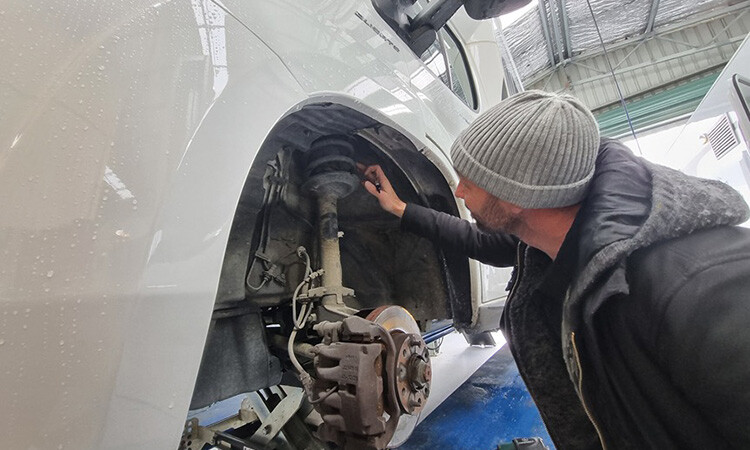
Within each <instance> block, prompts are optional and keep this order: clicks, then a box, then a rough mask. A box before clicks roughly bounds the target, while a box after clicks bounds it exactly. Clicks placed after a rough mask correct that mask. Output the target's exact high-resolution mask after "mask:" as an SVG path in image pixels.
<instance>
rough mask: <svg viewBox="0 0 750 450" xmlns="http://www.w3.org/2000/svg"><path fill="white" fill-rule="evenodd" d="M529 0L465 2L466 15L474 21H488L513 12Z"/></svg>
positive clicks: (529, 0)
mask: <svg viewBox="0 0 750 450" xmlns="http://www.w3.org/2000/svg"><path fill="white" fill-rule="evenodd" d="M530 2H531V0H465V2H464V8H465V9H466V13H467V14H468V15H469V17H471V18H472V19H474V20H483V19H490V18H492V17H497V16H501V15H503V14H507V13H509V12H513V11H515V10H517V9H519V8H522V7H524V6H526V5H528V4H529V3H530Z"/></svg>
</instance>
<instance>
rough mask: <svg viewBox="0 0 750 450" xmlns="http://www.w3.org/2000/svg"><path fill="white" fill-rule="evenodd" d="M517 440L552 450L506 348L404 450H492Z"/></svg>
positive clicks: (435, 413)
mask: <svg viewBox="0 0 750 450" xmlns="http://www.w3.org/2000/svg"><path fill="white" fill-rule="evenodd" d="M519 437H541V438H542V439H543V440H544V443H545V445H547V446H548V447H549V448H550V449H554V446H553V445H552V439H550V437H549V434H548V433H547V430H546V428H545V427H544V424H543V423H542V419H541V417H540V416H539V412H538V410H537V409H536V407H535V406H534V403H533V402H532V400H531V397H530V395H529V392H528V391H527V390H526V387H525V386H524V384H523V381H522V380H521V376H520V375H519V374H518V369H517V368H516V365H515V363H514V362H513V357H512V356H511V354H510V350H508V346H507V345H504V346H503V347H502V348H500V349H499V350H498V351H497V352H496V353H495V354H494V355H493V356H492V357H490V358H489V359H488V360H487V362H485V363H484V364H483V365H482V366H481V367H480V368H479V369H478V370H477V371H476V372H475V373H474V374H473V375H471V376H470V377H469V378H468V380H466V381H465V382H464V383H463V384H462V385H461V386H460V387H459V388H458V389H457V390H456V391H455V392H453V393H452V394H451V395H450V396H449V397H448V398H447V399H445V400H444V401H443V402H442V403H441V404H440V405H439V406H438V407H437V408H436V409H435V410H434V411H432V412H431V413H430V414H429V416H428V417H427V418H425V419H424V420H423V421H422V422H421V423H420V424H419V425H417V428H416V429H415V430H414V432H413V433H412V435H411V436H410V437H409V439H408V441H407V442H406V443H405V444H404V445H402V446H401V447H399V448H400V449H403V450H423V449H424V450H426V449H450V450H462V449H466V450H469V449H471V450H490V449H496V448H497V445H498V444H500V443H507V442H510V441H512V440H513V439H514V438H519Z"/></svg>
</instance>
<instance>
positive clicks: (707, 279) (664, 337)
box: [657, 254, 750, 448]
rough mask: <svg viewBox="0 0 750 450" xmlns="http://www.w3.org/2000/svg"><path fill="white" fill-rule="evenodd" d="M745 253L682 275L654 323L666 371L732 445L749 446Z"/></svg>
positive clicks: (748, 269)
mask: <svg viewBox="0 0 750 450" xmlns="http://www.w3.org/2000/svg"><path fill="white" fill-rule="evenodd" d="M748 274H750V254H748V255H745V257H744V258H737V257H736V255H735V258H733V259H729V258H727V259H726V260H724V261H712V262H711V264H710V265H708V264H707V265H705V266H704V267H703V268H702V270H699V271H696V272H694V273H692V274H690V276H689V277H686V278H685V279H684V280H683V281H684V284H683V285H682V286H681V287H680V289H679V290H677V291H676V292H675V293H674V295H673V296H672V297H671V301H670V302H669V304H668V305H667V307H666V309H665V311H664V316H663V322H662V323H661V325H660V326H659V327H658V329H659V337H658V340H657V348H658V350H659V352H660V355H661V356H662V357H663V358H664V361H665V363H666V366H667V367H668V368H669V373H670V375H671V377H672V378H673V380H674V381H675V383H676V385H677V386H678V387H679V388H680V389H681V390H682V392H683V393H684V394H685V396H686V397H687V399H688V401H689V402H691V403H692V404H693V405H694V406H695V407H696V408H697V409H698V410H699V411H701V412H702V414H703V416H704V417H705V418H706V419H707V420H708V421H710V422H712V423H713V425H714V426H715V427H716V429H717V430H718V431H719V433H720V434H722V435H723V436H725V437H726V438H727V440H728V441H729V442H730V443H731V444H732V445H731V446H732V448H750V326H749V325H748V324H750V275H748Z"/></svg>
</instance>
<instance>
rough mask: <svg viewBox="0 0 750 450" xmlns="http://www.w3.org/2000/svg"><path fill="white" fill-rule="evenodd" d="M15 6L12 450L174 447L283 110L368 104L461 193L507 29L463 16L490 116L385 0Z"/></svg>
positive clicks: (4, 351) (9, 67)
mask: <svg viewBox="0 0 750 450" xmlns="http://www.w3.org/2000/svg"><path fill="white" fill-rule="evenodd" d="M0 20H1V21H2V26H0V29H2V34H0V44H2V45H0V55H2V57H1V58H0V60H2V61H3V65H2V68H0V206H1V207H2V209H1V211H2V212H1V213H0V253H1V255H2V257H1V258H0V386H1V387H0V405H2V406H1V407H0V436H2V439H3V440H2V447H3V448H12V449H42V448H53V449H94V448H97V449H100V448H101V449H104V448H111V449H135V448H138V449H171V448H176V447H177V445H178V444H179V441H180V436H181V433H182V431H183V426H184V422H185V417H186V414H187V412H188V409H189V405H190V401H191V395H192V394H193V388H194V385H195V383H196V376H197V374H198V370H199V366H200V363H201V356H202V351H203V348H204V345H205V343H206V338H207V333H208V330H209V325H210V323H211V317H212V312H213V309H214V304H215V301H216V298H217V288H218V285H219V281H220V276H221V272H222V265H223V263H224V259H225V252H226V249H227V245H228V244H227V243H228V239H229V236H230V229H231V227H232V224H233V220H234V218H235V214H236V212H237V208H238V200H239V199H240V197H241V194H242V191H243V186H245V182H246V179H247V178H248V171H249V170H250V168H251V167H252V166H253V164H254V162H256V156H257V154H258V152H259V149H260V148H261V147H262V145H263V144H264V142H265V141H266V139H267V138H268V137H269V134H270V133H271V132H272V130H273V129H274V127H275V126H276V125H277V124H278V123H279V122H280V121H281V120H282V119H284V118H285V117H288V116H290V115H291V114H293V113H295V112H299V111H302V110H303V109H304V108H305V107H306V106H308V105H315V104H324V105H328V104H332V105H340V107H341V108H346V109H342V110H352V111H356V112H358V113H360V114H361V115H362V116H364V117H367V118H369V119H370V120H372V121H373V122H376V123H378V124H382V125H383V126H385V127H387V128H389V129H391V130H394V131H395V132H397V134H398V135H399V136H401V137H400V138H403V139H406V140H408V141H409V143H410V144H409V145H411V146H413V147H414V148H416V149H417V150H418V152H419V153H421V154H423V155H424V156H425V157H426V158H427V159H428V160H429V161H431V163H432V164H433V165H434V167H436V168H437V170H438V171H439V172H440V173H442V176H443V177H444V179H445V181H446V182H447V184H448V186H449V187H450V188H451V189H452V188H453V187H454V186H455V183H456V176H455V174H454V172H453V171H452V169H451V168H450V167H451V165H450V158H449V149H450V145H451V143H452V141H453V140H454V138H455V137H456V136H457V135H458V133H459V132H460V131H461V130H462V129H463V128H465V127H466V126H467V124H468V123H470V122H471V121H472V119H473V118H474V117H475V116H476V115H477V114H478V112H480V111H481V110H482V109H484V108H487V107H489V106H491V105H492V104H494V103H496V102H498V101H499V100H500V97H501V87H502V70H501V66H500V57H499V53H498V50H497V47H496V45H495V42H494V37H493V31H492V27H491V24H490V23H488V22H486V21H485V22H476V21H473V20H471V19H469V18H468V16H466V15H465V13H464V12H463V10H461V11H459V13H458V14H457V15H456V16H455V17H454V18H453V19H452V21H451V22H450V23H449V25H450V26H451V28H452V30H453V31H454V33H455V35H456V37H457V38H458V40H459V41H460V42H461V43H462V45H463V46H464V48H465V52H466V55H467V60H468V62H469V68H470V71H471V74H472V75H471V76H472V80H473V83H474V86H475V88H476V89H475V90H476V95H477V103H478V108H477V110H473V109H471V108H469V107H467V106H466V105H465V104H464V103H463V102H462V101H461V100H460V99H459V98H458V97H457V96H456V95H455V94H454V93H453V92H451V90H450V89H449V88H447V87H446V85H445V84H444V83H443V82H442V81H441V80H440V79H438V78H437V77H436V76H435V75H434V74H433V73H432V72H431V71H430V70H428V68H427V67H426V66H425V64H424V63H423V62H422V61H421V60H420V59H419V58H418V57H417V56H416V55H414V53H413V52H412V51H411V50H410V49H409V47H408V46H407V45H405V44H404V42H403V41H402V40H400V39H399V38H398V36H397V34H396V33H395V32H393V30H391V28H389V27H388V25H387V24H386V23H385V22H384V21H383V19H382V18H381V17H380V16H379V15H378V13H377V12H376V11H375V10H374V8H373V5H372V4H371V3H370V2H369V1H353V0H345V1H317V2H288V1H281V0H275V1H264V2H251V1H239V0H227V1H223V2H219V1H218V0H217V1H215V2H214V1H210V0H174V1H169V0H162V1H159V2H157V1H156V0H154V1H149V2H146V1H139V0H134V1H127V2H119V1H110V2H94V3H92V4H86V5H83V4H78V3H75V2H68V1H55V0H48V1H42V2H39V3H27V2H6V4H4V5H2V6H0ZM262 163H263V162H261V164H262ZM457 208H458V210H459V211H460V213H461V215H463V216H466V217H468V214H467V211H466V210H465V209H464V207H463V206H462V205H457ZM469 267H470V269H471V280H472V281H471V283H472V290H473V293H472V305H473V306H472V311H471V322H472V325H473V326H474V325H477V324H478V322H479V321H480V317H479V315H480V313H479V305H480V304H481V303H482V301H483V299H482V284H481V282H480V279H481V276H480V266H479V265H478V264H477V263H476V262H473V261H472V262H471V263H470V266H469ZM484 300H488V299H484Z"/></svg>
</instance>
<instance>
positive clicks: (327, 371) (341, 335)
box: [288, 136, 431, 449]
mask: <svg viewBox="0 0 750 450" xmlns="http://www.w3.org/2000/svg"><path fill="white" fill-rule="evenodd" d="M353 153H354V149H353V146H352V143H351V141H350V140H349V139H348V138H347V137H345V136H332V137H325V138H321V139H319V140H317V141H315V142H314V143H313V145H312V146H311V149H310V150H309V152H308V156H307V160H306V163H307V164H306V168H305V177H306V181H305V183H304V184H303V186H302V187H303V189H304V190H305V191H307V192H308V193H310V194H311V195H312V196H314V197H315V198H316V199H317V204H318V228H319V230H318V232H319V243H320V253H319V256H320V262H321V269H320V270H318V271H312V269H311V268H310V262H309V261H310V260H309V257H308V256H307V253H306V251H305V250H304V249H301V250H300V251H298V254H299V255H300V257H304V258H306V259H307V266H308V268H307V270H306V276H305V279H304V280H303V281H302V283H300V285H299V286H298V288H297V289H296V290H295V293H294V296H293V298H292V309H293V314H294V325H295V327H294V330H293V332H292V334H291V336H290V339H289V345H288V350H289V357H290V359H291V360H292V363H293V364H294V366H295V368H296V369H297V371H298V372H299V374H300V379H301V381H302V383H303V385H304V386H305V390H306V391H307V396H308V399H309V400H310V402H311V403H313V405H314V407H315V409H316V410H317V411H318V412H319V413H320V415H321V417H322V419H323V424H322V425H321V426H320V427H319V429H318V436H319V437H320V438H321V439H322V440H324V441H326V442H333V443H335V444H336V445H338V446H339V447H342V448H345V449H381V448H385V447H386V446H387V445H388V443H389V442H390V440H391V438H392V437H393V435H394V433H395V431H396V428H397V426H398V423H399V420H400V418H401V417H402V416H404V415H416V414H418V413H419V412H420V411H421V410H422V408H424V405H425V403H426V401H427V398H428V396H429V393H430V380H431V367H430V360H429V356H428V353H427V348H426V347H425V344H424V340H423V339H422V337H421V335H420V330H419V327H418V326H417V323H416V321H415V320H414V318H413V317H412V316H411V314H409V312H408V311H406V310H405V309H404V308H402V307H400V306H383V307H380V308H378V309H376V310H374V311H371V312H370V313H369V315H367V316H366V318H363V317H360V316H361V315H364V314H361V313H360V311H358V310H356V309H353V308H350V307H348V306H347V305H346V300H347V299H348V298H352V297H354V295H355V294H354V291H353V290H352V289H349V288H347V287H345V286H344V285H343V280H342V268H341V254H340V249H339V239H340V238H341V237H342V234H341V233H340V232H339V228H338V206H337V205H338V201H339V200H340V199H342V198H344V197H346V196H347V195H349V194H351V193H352V192H353V191H354V189H355V188H356V187H357V186H358V185H359V183H360V177H359V175H358V174H357V168H356V163H355V161H354V159H353V158H352V156H353ZM318 278H319V279H320V283H319V285H318V286H316V287H312V286H311V284H312V283H311V282H312V280H314V279H318ZM305 286H307V289H304V288H305ZM297 304H301V305H302V306H301V307H300V309H299V312H298V310H297ZM313 304H315V305H316V307H315V308H313ZM313 310H315V312H316V317H317V320H318V321H319V322H318V323H317V324H316V325H314V326H313V330H314V331H315V332H317V333H318V334H319V335H320V336H321V337H322V342H321V343H320V344H318V345H316V346H315V347H314V348H313V349H312V352H313V354H314V358H313V365H314V368H315V372H314V376H311V375H310V374H309V373H307V372H306V371H305V370H304V369H303V368H302V366H301V365H300V364H299V362H298V361H297V359H296V357H295V355H294V339H295V336H296V334H297V332H298V331H299V330H301V329H302V328H304V327H305V326H306V323H307V322H308V320H309V317H310V316H311V314H312V311H313ZM357 314H359V315H357ZM412 422H416V421H415V420H414V421H412Z"/></svg>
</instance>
